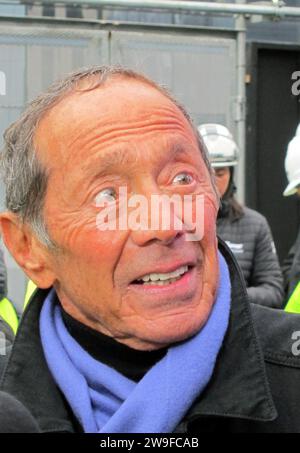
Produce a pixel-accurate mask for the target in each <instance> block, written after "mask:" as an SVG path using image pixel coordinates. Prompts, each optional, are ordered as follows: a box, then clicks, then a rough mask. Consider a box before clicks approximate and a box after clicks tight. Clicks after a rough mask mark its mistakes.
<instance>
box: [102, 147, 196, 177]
mask: <svg viewBox="0 0 300 453" xmlns="http://www.w3.org/2000/svg"><path fill="white" fill-rule="evenodd" d="M162 155H163V156H164V159H163V160H164V161H165V162H166V163H167V162H168V161H170V162H171V161H175V162H176V161H178V160H181V159H182V158H183V157H188V156H190V155H191V150H190V146H186V145H183V144H182V143H176V142H175V143H172V144H171V146H170V150H169V151H165V152H162ZM137 157H138V156H137V154H132V153H126V149H125V148H119V149H116V150H114V151H108V152H107V153H106V155H104V156H103V157H100V159H99V161H98V168H99V171H98V172H97V177H101V176H104V175H107V174H109V173H112V172H113V170H115V169H116V168H122V167H123V166H125V165H128V164H129V165H131V164H134V163H135V162H136V161H137Z"/></svg>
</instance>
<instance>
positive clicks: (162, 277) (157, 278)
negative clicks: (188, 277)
mask: <svg viewBox="0 0 300 453" xmlns="http://www.w3.org/2000/svg"><path fill="white" fill-rule="evenodd" d="M187 271H188V266H181V267H179V268H178V269H176V270H175V271H173V272H168V273H166V274H155V273H153V274H148V275H144V277H142V278H140V279H139V281H143V282H144V283H148V282H150V283H149V284H151V282H157V284H161V282H162V283H163V282H166V283H169V282H171V283H172V280H174V281H175V280H177V279H178V277H180V276H181V275H183V274H185V273H186V272H187ZM167 280H168V282H167ZM163 284H164V283H163Z"/></svg>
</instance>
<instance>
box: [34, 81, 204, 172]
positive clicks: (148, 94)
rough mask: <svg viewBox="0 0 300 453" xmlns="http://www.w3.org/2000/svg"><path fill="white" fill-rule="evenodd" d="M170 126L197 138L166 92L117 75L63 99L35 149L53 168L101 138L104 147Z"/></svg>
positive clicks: (47, 116) (50, 114)
mask: <svg viewBox="0 0 300 453" xmlns="http://www.w3.org/2000/svg"><path fill="white" fill-rule="evenodd" d="M155 128H156V129H155ZM165 130H168V131H169V132H170V131H172V130H174V131H177V132H178V133H179V134H181V135H182V136H183V137H186V138H187V139H188V140H194V141H195V142H196V141H197V139H196V136H195V133H194V131H193V129H192V127H191V125H190V124H189V122H188V121H187V119H186V118H185V116H184V115H183V113H182V112H181V110H180V109H179V108H178V107H177V106H176V105H175V104H174V103H173V102H172V100H170V99H169V98H168V97H167V96H165V95H164V94H163V93H161V92H160V91H159V90H158V89H156V88H155V87H152V86H151V85H148V84H146V83H145V82H140V81H137V80H130V79H124V78H117V79H115V80H112V81H107V82H105V83H104V85H103V86H101V87H98V88H96V89H93V90H90V91H86V90H81V91H76V92H73V93H70V94H69V95H67V96H66V97H64V98H63V99H62V100H61V101H60V102H59V103H57V104H56V105H55V106H54V107H53V108H52V109H51V110H49V111H48V112H47V113H46V114H45V116H44V117H43V118H42V120H41V121H40V123H39V125H38V128H37V131H36V134H35V148H36V150H37V153H38V158H39V160H40V161H41V162H42V164H44V165H45V166H46V168H53V167H56V166H61V165H63V164H64V163H65V162H67V161H68V160H69V159H70V158H71V157H72V156H73V157H75V156H74V154H75V151H74V150H76V154H78V153H80V152H81V151H82V152H83V151H85V155H86V153H88V152H89V150H90V149H91V152H92V149H93V146H94V145H95V144H96V142H97V144H99V141H101V145H103V148H104V147H105V146H106V145H107V146H109V145H110V144H112V143H114V144H115V143H116V142H117V141H118V140H119V141H121V140H129V139H130V137H135V136H137V135H138V134H137V133H139V132H141V133H142V134H151V133H153V134H156V135H157V134H160V133H162V132H164V131H165ZM142 134H140V135H142Z"/></svg>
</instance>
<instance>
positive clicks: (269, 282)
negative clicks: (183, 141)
mask: <svg viewBox="0 0 300 453" xmlns="http://www.w3.org/2000/svg"><path fill="white" fill-rule="evenodd" d="M198 130H199V133H200V136H201V137H202V139H203V141H204V143H205V145H206V147H207V150H208V153H209V158H210V161H211V165H212V167H213V168H214V171H215V176H216V183H217V187H218V190H219V193H220V196H221V206H220V210H219V214H218V221H217V227H218V235H219V236H220V237H221V238H222V239H223V240H225V242H226V243H227V245H229V247H230V248H231V251H232V252H233V254H234V255H235V257H236V259H237V261H238V263H239V265H240V267H241V269H242V271H243V274H244V278H245V281H246V286H247V291H248V296H249V298H250V301H251V302H252V303H256V304H260V305H265V306H268V307H273V308H282V306H283V302H284V293H283V278H282V273H281V269H280V265H279V261H278V257H277V253H276V249H275V245H274V241H273V238H272V233H271V230H270V227H269V225H268V222H267V220H266V219H265V217H263V216H262V215H261V214H260V213H258V212H256V211H254V210H252V209H249V208H247V207H245V206H241V205H240V203H239V202H238V201H237V199H236V198H235V192H236V186H235V183H234V168H235V167H236V165H237V163H238V154H239V150H238V146H237V144H236V143H235V141H234V139H233V136H232V134H231V133H230V131H229V130H228V129H227V128H226V127H225V126H223V125H220V124H203V125H201V126H199V127H198ZM299 168H300V167H299ZM299 184H300V181H299Z"/></svg>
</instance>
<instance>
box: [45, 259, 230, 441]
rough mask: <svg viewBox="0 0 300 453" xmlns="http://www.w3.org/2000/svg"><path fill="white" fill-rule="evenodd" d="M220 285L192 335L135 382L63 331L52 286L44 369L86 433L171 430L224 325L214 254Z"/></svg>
mask: <svg viewBox="0 0 300 453" xmlns="http://www.w3.org/2000/svg"><path fill="white" fill-rule="evenodd" d="M219 263H220V283H219V289H218V294H217V298H216V301H215V304H214V307H213V310H212V312H211V315H210V317H209V319H208V321H207V323H206V325H205V326H204V327H203V328H202V330H201V331H200V332H199V333H198V334H197V335H195V336H194V337H193V338H191V339H189V340H186V341H185V342H182V343H180V344H177V345H175V346H171V347H170V348H169V349H168V351H167V353H166V355H165V356H164V357H163V358H162V359H161V360H160V361H159V362H157V363H156V364H155V365H154V366H153V367H152V368H151V369H150V370H149V371H148V372H147V373H146V375H145V376H144V377H143V378H142V379H141V380H140V381H139V382H138V383H136V382H133V381H131V380H130V379H128V378H126V377H125V376H123V375H122V374H121V373H119V372H117V371H115V370H114V369H113V368H110V367H109V366H107V365H104V364H103V363H101V362H98V361H97V360H95V359H94V358H93V357H91V356H90V355H89V354H88V353H87V352H86V351H85V350H84V349H82V348H81V347H80V346H79V344H78V343H77V342H76V341H75V340H74V339H73V337H72V336H71V335H70V334H69V333H68V331H67V329H66V327H65V325H64V323H63V319H62V315H61V310H60V306H59V304H58V303H57V302H55V301H56V297H55V292H54V290H52V291H51V292H50V293H49V295H48V296H47V298H46V300H45V302H44V305H43V307H42V311H41V316H40V334H41V340H42V346H43V350H44V354H45V357H46V361H47V364H48V367H49V369H50V371H51V373H52V375H53V378H54V380H55V382H56V384H57V385H58V387H59V388H60V390H61V391H62V393H63V394H64V396H65V398H66V399H67V401H68V403H69V405H70V407H71V408H72V411H73V413H74V414H75V416H76V417H77V419H78V420H79V422H80V424H81V426H82V427H83V429H84V431H85V432H87V433H139V432H140V433H169V432H173V431H174V429H175V428H176V427H177V425H178V424H179V422H180V421H181V420H182V418H183V417H184V415H185V414H186V412H187V411H188V409H189V408H190V407H191V406H192V404H193V402H194V401H195V399H196V398H197V397H198V396H199V395H200V394H201V393H202V391H203V390H204V388H205V387H206V385H207V384H208V382H209V381H210V378H211V376H212V373H213V370H214V367H215V362H216V359H217V356H218V353H219V351H220V348H221V346H222V343H223V339H224V336H225V333H226V331H227V327H228V321H229V313H230V299H231V287H230V278H229V272H228V268H227V265H226V262H225V260H224V258H223V257H222V256H221V255H220V254H219Z"/></svg>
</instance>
